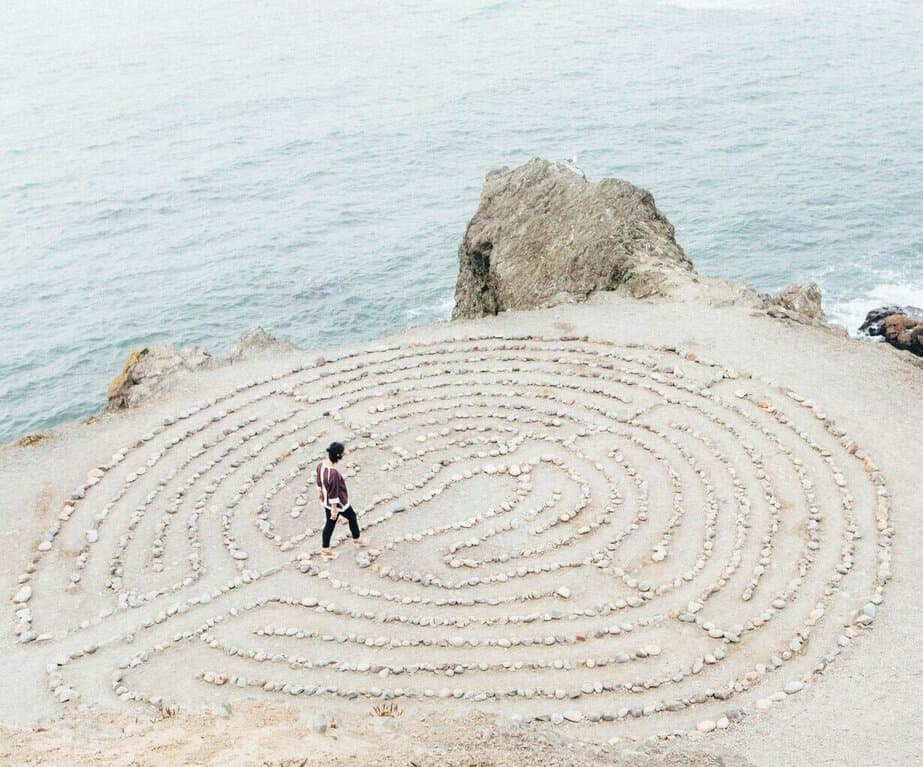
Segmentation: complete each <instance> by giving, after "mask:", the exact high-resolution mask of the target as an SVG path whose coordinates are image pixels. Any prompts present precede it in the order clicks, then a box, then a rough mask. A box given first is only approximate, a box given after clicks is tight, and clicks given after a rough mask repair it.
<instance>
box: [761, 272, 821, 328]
mask: <svg viewBox="0 0 923 767" xmlns="http://www.w3.org/2000/svg"><path fill="white" fill-rule="evenodd" d="M821 298H822V296H821V292H820V287H818V285H817V283H816V282H793V283H792V284H791V285H789V286H787V287H785V288H782V290H780V291H779V292H778V293H776V294H775V295H772V296H767V297H766V298H765V299H764V301H763V305H764V307H765V309H766V311H767V313H768V314H769V315H770V316H772V317H778V318H781V319H789V320H794V321H795V322H800V323H802V324H805V325H823V324H826V322H827V316H826V315H825V314H824V309H823V307H822V306H821Z"/></svg>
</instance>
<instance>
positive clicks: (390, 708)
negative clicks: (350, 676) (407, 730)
mask: <svg viewBox="0 0 923 767" xmlns="http://www.w3.org/2000/svg"><path fill="white" fill-rule="evenodd" d="M403 713H404V711H403V709H402V708H401V707H400V706H399V705H397V703H395V702H394V701H392V700H389V701H385V702H384V703H378V704H376V705H374V706H372V714H371V715H372V716H390V717H396V716H400V715H401V714H403Z"/></svg>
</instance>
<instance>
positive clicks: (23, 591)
mask: <svg viewBox="0 0 923 767" xmlns="http://www.w3.org/2000/svg"><path fill="white" fill-rule="evenodd" d="M30 599H32V587H31V586H30V585H29V584H28V583H27V584H25V585H24V586H20V588H19V590H18V591H17V592H16V594H15V595H14V596H13V601H14V602H16V604H25V603H26V602H28V601H29V600H30Z"/></svg>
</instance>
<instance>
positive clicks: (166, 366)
mask: <svg viewBox="0 0 923 767" xmlns="http://www.w3.org/2000/svg"><path fill="white" fill-rule="evenodd" d="M213 364H214V359H213V358H212V356H211V355H210V354H209V353H208V352H207V351H205V349H203V348H202V347H201V346H189V347H186V348H184V349H179V350H176V349H174V348H172V347H170V346H165V345H157V346H149V347H148V346H145V347H143V348H141V349H134V350H133V351H131V352H130V353H129V355H128V359H127V360H125V364H124V366H123V367H122V371H121V372H120V373H119V374H118V375H117V376H116V377H115V378H113V379H112V381H111V383H110V384H109V388H108V390H107V391H106V397H107V398H108V400H109V404H108V406H107V409H108V410H123V409H124V408H128V407H133V406H134V405H137V404H139V403H140V402H143V401H144V400H147V399H151V398H152V397H154V396H157V395H158V394H160V393H162V392H163V391H164V390H165V388H166V387H165V385H164V382H165V380H166V379H167V378H170V377H172V376H174V375H175V374H177V373H181V372H184V371H186V372H191V371H194V370H200V369H202V368H207V367H211V366H212V365H213Z"/></svg>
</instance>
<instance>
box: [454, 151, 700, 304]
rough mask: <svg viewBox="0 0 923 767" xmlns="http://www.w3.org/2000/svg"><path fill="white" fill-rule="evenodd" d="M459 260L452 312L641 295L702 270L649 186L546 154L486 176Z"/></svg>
mask: <svg viewBox="0 0 923 767" xmlns="http://www.w3.org/2000/svg"><path fill="white" fill-rule="evenodd" d="M458 260H459V273H458V282H457V283H456V286H455V309H454V311H453V313H452V318H453V319H468V318H474V317H483V316H486V315H490V314H497V313H498V312H502V311H504V310H506V309H529V308H534V307H539V306H549V305H553V304H559V303H564V302H573V301H582V300H585V299H586V298H587V296H589V295H590V294H591V293H593V292H594V291H597V290H615V289H621V290H624V291H626V292H627V293H628V294H630V295H632V296H635V297H638V298H642V297H646V296H650V295H657V294H661V293H664V292H666V291H667V290H668V289H669V286H670V283H671V281H673V280H676V279H681V278H683V277H685V276H688V275H690V274H694V272H693V268H692V263H691V262H690V261H689V259H688V258H686V255H685V254H684V253H683V249H682V248H681V247H680V246H679V245H678V244H677V243H676V240H675V239H674V236H673V227H672V226H671V225H670V222H669V221H667V220H666V218H664V217H663V215H661V213H660V212H659V211H658V210H657V208H656V206H655V205H654V198H653V197H652V196H651V194H650V193H649V192H647V191H645V190H644V189H639V188H638V187H636V186H633V185H632V184H629V183H628V182H626V181H620V180H618V179H603V180H602V181H598V182H590V181H587V180H586V178H584V177H583V175H581V174H580V173H577V172H575V171H574V170H573V169H571V168H570V167H569V166H567V165H564V164H560V163H552V162H549V161H547V160H542V159H538V158H536V159H533V160H530V161H529V162H528V163H526V164H525V165H522V166H520V167H518V168H515V169H514V170H509V169H508V168H502V169H500V170H495V171H491V172H490V173H488V174H487V179H486V180H485V182H484V188H483V190H482V192H481V200H480V204H479V205H478V209H477V212H476V213H475V215H474V218H472V219H471V222H470V223H469V224H468V229H467V231H466V232H465V237H464V240H463V241H462V244H461V246H460V247H459V250H458Z"/></svg>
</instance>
